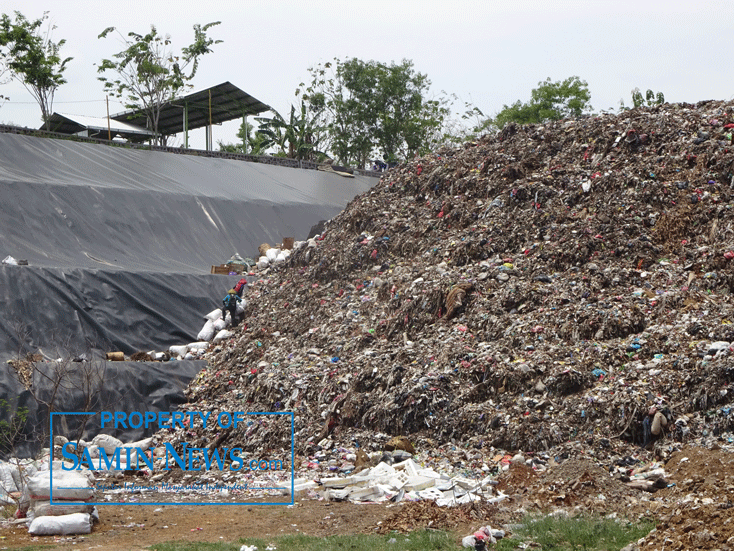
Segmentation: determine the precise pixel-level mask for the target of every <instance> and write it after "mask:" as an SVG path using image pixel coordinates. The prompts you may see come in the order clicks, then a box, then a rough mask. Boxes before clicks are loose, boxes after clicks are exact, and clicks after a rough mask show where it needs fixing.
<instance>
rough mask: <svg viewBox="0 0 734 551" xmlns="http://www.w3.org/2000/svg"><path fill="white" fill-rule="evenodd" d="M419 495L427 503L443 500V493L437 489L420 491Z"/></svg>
mask: <svg viewBox="0 0 734 551" xmlns="http://www.w3.org/2000/svg"><path fill="white" fill-rule="evenodd" d="M418 495H419V496H420V497H421V499H425V500H426V501H435V500H437V499H442V498H443V492H441V491H440V490H438V489H436V488H426V489H425V490H421V491H419V492H418Z"/></svg>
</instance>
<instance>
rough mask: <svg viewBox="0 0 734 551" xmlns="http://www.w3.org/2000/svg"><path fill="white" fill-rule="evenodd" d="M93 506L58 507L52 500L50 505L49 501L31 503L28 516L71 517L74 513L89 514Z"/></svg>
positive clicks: (33, 501)
mask: <svg viewBox="0 0 734 551" xmlns="http://www.w3.org/2000/svg"><path fill="white" fill-rule="evenodd" d="M92 509H94V505H59V504H57V503H56V500H54V504H53V505H51V502H50V501H37V500H35V499H34V500H32V501H31V510H30V513H29V514H28V516H32V517H33V518H35V517H58V516H60V515H72V514H74V513H91V512H92Z"/></svg>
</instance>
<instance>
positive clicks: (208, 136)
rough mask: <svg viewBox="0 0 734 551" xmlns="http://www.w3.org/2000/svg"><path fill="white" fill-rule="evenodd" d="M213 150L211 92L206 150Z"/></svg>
mask: <svg viewBox="0 0 734 551" xmlns="http://www.w3.org/2000/svg"><path fill="white" fill-rule="evenodd" d="M212 149H213V148H212V91H211V90H209V126H207V129H206V150H207V151H211V150H212Z"/></svg>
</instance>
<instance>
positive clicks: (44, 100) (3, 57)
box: [0, 11, 72, 130]
mask: <svg viewBox="0 0 734 551" xmlns="http://www.w3.org/2000/svg"><path fill="white" fill-rule="evenodd" d="M47 20H48V12H44V14H43V16H42V17H41V18H40V19H36V20H35V21H30V20H28V19H26V17H25V16H24V15H23V14H21V13H20V12H17V11H16V12H15V20H12V19H11V18H10V16H9V15H8V14H6V13H4V14H2V16H1V17H0V76H2V69H3V67H4V68H5V70H6V71H7V72H8V73H9V74H10V76H11V77H12V78H14V79H15V80H17V81H18V82H20V83H21V84H23V86H25V88H26V90H28V91H29V92H30V93H31V94H32V95H33V97H34V98H35V99H36V101H37V102H38V105H39V106H40V107H41V118H42V119H43V122H44V124H45V125H46V129H47V130H48V129H50V121H49V119H50V117H51V115H52V113H53V102H54V95H55V94H56V90H57V89H58V88H59V86H61V85H62V84H65V83H66V79H64V76H63V74H64V71H65V70H66V64H67V63H68V62H69V61H71V60H72V58H71V57H67V58H65V59H61V56H60V54H59V52H60V50H61V47H62V46H63V45H64V44H65V43H66V41H65V40H59V41H58V42H54V41H53V40H51V32H52V31H53V30H54V29H55V28H56V27H55V26H52V25H48V26H47V27H46V30H45V31H44V30H43V26H44V23H45V22H46V21H47ZM0 99H7V98H2V97H1V96H0Z"/></svg>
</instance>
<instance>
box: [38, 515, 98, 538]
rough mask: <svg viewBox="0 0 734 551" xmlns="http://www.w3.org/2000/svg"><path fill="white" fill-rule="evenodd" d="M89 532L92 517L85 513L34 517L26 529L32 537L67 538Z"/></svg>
mask: <svg viewBox="0 0 734 551" xmlns="http://www.w3.org/2000/svg"><path fill="white" fill-rule="evenodd" d="M91 531H92V517H91V516H90V515H89V514H87V513H73V514H71V515H61V516H58V517H52V516H42V517H36V518H34V519H33V522H31V525H30V527H29V528H28V533H29V534H31V535H32V536H68V535H71V534H89V533H90V532H91Z"/></svg>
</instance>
